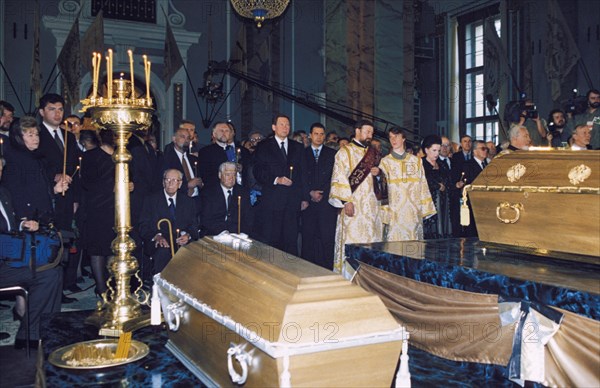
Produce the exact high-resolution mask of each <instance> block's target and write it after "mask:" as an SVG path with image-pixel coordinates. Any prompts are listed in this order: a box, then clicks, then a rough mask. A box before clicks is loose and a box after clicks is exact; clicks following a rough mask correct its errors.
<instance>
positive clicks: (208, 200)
mask: <svg viewBox="0 0 600 388" xmlns="http://www.w3.org/2000/svg"><path fill="white" fill-rule="evenodd" d="M236 175H237V166H236V164H235V163H233V162H224V163H222V164H221V166H219V183H218V184H214V183H213V184H210V185H207V186H206V187H205V188H203V189H202V192H201V193H200V225H201V227H200V230H201V233H202V234H207V235H211V236H212V235H216V234H219V233H221V232H223V231H225V230H227V231H229V232H230V233H237V232H238V229H239V230H240V232H242V233H246V234H251V228H252V206H251V205H250V192H249V191H248V189H246V188H245V187H242V186H240V185H239V184H237V183H236Z"/></svg>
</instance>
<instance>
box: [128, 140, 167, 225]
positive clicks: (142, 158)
mask: <svg viewBox="0 0 600 388" xmlns="http://www.w3.org/2000/svg"><path fill="white" fill-rule="evenodd" d="M127 149H128V150H129V152H130V153H131V156H132V159H131V162H130V167H129V171H130V172H129V181H130V182H133V191H132V192H131V222H132V224H133V225H134V226H135V225H136V224H137V222H138V220H139V218H140V213H141V211H142V206H143V203H144V199H145V198H146V197H147V196H148V195H149V194H151V193H153V192H155V191H160V190H162V184H161V181H162V175H161V174H160V166H158V157H157V155H156V152H155V151H154V150H153V149H152V147H150V146H149V145H147V144H145V143H144V142H142V140H141V139H140V138H139V137H138V136H136V135H133V136H131V137H130V138H129V143H128V144H127Z"/></svg>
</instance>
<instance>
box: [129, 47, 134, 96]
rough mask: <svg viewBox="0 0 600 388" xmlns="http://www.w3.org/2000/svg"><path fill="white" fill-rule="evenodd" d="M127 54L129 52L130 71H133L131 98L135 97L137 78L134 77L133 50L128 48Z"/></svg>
mask: <svg viewBox="0 0 600 388" xmlns="http://www.w3.org/2000/svg"><path fill="white" fill-rule="evenodd" d="M127 54H129V72H130V73H131V74H130V75H131V98H135V88H134V85H135V81H134V79H135V78H133V51H131V50H127Z"/></svg>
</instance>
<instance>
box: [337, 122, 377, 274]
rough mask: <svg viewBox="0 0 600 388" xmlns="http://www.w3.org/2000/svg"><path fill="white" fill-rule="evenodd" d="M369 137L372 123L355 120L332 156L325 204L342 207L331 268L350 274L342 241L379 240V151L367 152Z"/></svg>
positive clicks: (368, 241)
mask: <svg viewBox="0 0 600 388" xmlns="http://www.w3.org/2000/svg"><path fill="white" fill-rule="evenodd" d="M372 137H373V123H371V122H369V121H366V120H359V121H358V122H357V123H356V125H355V137H354V139H353V140H352V142H351V143H350V144H348V145H346V146H344V147H342V148H341V149H340V150H339V151H338V152H337V154H336V155H335V163H334V165H333V174H332V176H331V192H330V194H329V203H330V204H331V205H332V206H334V207H336V208H340V209H342V211H341V212H340V214H339V216H338V220H337V227H336V233H335V258H334V263H333V270H334V271H335V272H337V273H341V274H342V275H344V276H346V277H350V276H351V274H352V273H353V270H352V269H351V268H349V267H350V266H349V265H347V264H346V259H345V247H344V245H345V244H355V243H372V242H379V241H382V237H383V236H382V235H383V224H382V223H381V217H380V209H379V201H378V199H377V195H376V194H375V186H376V184H375V183H376V180H375V177H374V174H375V175H377V174H378V173H379V169H378V168H377V167H376V166H377V164H378V162H379V158H380V156H379V153H378V152H376V151H375V149H371V150H370V151H369V146H368V145H369V143H370V141H371V139H372Z"/></svg>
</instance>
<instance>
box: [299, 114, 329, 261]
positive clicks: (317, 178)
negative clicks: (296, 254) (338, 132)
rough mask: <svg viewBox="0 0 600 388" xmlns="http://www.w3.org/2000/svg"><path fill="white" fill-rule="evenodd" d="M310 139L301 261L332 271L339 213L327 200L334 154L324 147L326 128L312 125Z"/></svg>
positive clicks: (306, 152) (305, 157)
mask: <svg viewBox="0 0 600 388" xmlns="http://www.w3.org/2000/svg"><path fill="white" fill-rule="evenodd" d="M309 136H310V146H308V147H307V148H306V149H305V150H304V152H303V154H304V155H303V159H302V205H301V209H302V212H301V215H302V257H303V258H304V259H306V260H308V261H310V262H312V263H315V264H317V265H320V266H322V267H324V268H327V269H330V270H332V269H333V252H334V240H335V223H336V219H337V209H336V208H334V207H333V206H331V205H330V204H329V202H328V200H327V199H328V198H329V190H330V188H331V174H332V173H333V163H334V161H335V150H333V149H331V148H328V147H324V146H323V143H324V142H325V127H324V126H323V124H321V123H314V124H313V125H311V127H310V135H309Z"/></svg>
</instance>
